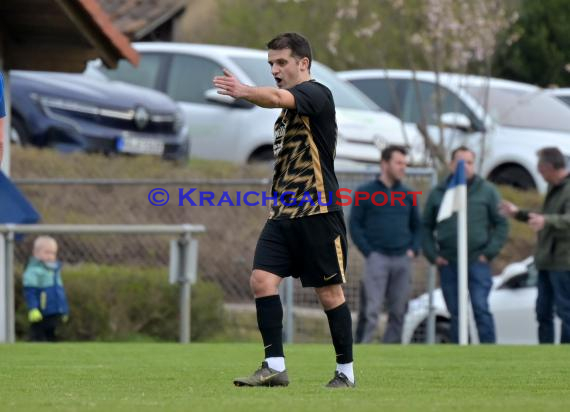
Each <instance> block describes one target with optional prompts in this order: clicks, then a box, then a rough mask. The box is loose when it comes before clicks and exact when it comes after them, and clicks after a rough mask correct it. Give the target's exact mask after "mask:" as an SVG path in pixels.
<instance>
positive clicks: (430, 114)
mask: <svg viewBox="0 0 570 412" xmlns="http://www.w3.org/2000/svg"><path fill="white" fill-rule="evenodd" d="M440 93H441V114H443V113H462V114H464V115H466V116H467V117H468V118H469V119H470V120H471V121H472V122H474V120H475V119H474V116H473V113H472V112H471V110H469V108H468V107H467V106H466V105H465V103H463V102H462V101H461V99H460V98H459V97H457V95H455V94H454V93H452V92H451V91H449V90H448V89H447V88H445V87H443V86H440ZM438 113H439V110H438V107H437V89H436V85H435V84H434V83H430V82H425V81H421V80H418V81H414V80H405V90H404V97H403V99H402V116H403V118H404V121H405V122H407V123H420V124H421V123H422V119H423V118H424V116H425V121H426V123H427V124H428V125H437V124H438V123H439V122H438Z"/></svg>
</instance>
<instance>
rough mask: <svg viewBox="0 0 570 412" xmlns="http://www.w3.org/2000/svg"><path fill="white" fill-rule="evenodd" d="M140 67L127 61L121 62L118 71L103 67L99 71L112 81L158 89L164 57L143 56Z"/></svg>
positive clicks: (156, 55)
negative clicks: (159, 74)
mask: <svg viewBox="0 0 570 412" xmlns="http://www.w3.org/2000/svg"><path fill="white" fill-rule="evenodd" d="M140 56H141V57H140V63H139V65H138V67H134V66H133V65H132V64H130V63H129V62H128V61H127V60H124V59H122V60H119V65H118V66H117V68H116V69H108V68H106V67H104V66H101V67H100V68H99V70H101V71H102V72H103V74H104V75H105V76H107V77H108V78H109V79H111V80H118V81H122V82H126V83H131V84H136V85H137V86H143V87H149V88H151V89H156V88H157V82H158V73H159V71H160V63H161V61H162V59H163V56H161V55H160V54H146V53H145V54H141V55H140Z"/></svg>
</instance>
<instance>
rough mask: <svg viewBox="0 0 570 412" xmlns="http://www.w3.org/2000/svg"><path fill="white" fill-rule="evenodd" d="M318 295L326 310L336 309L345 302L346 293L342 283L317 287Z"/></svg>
mask: <svg viewBox="0 0 570 412" xmlns="http://www.w3.org/2000/svg"><path fill="white" fill-rule="evenodd" d="M317 295H318V296H319V300H320V301H321V305H322V306H323V308H324V309H325V310H329V309H334V308H336V307H337V306H340V305H342V304H343V303H344V301H345V299H344V293H343V291H342V288H341V287H340V285H334V286H327V287H324V288H319V289H317Z"/></svg>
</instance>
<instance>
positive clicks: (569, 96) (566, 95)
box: [547, 87, 570, 106]
mask: <svg viewBox="0 0 570 412" xmlns="http://www.w3.org/2000/svg"><path fill="white" fill-rule="evenodd" d="M547 92H548V93H549V94H550V95H551V96H554V97H556V98H557V99H558V100H561V101H562V102H563V103H564V104H566V105H567V106H570V87H563V88H560V89H547Z"/></svg>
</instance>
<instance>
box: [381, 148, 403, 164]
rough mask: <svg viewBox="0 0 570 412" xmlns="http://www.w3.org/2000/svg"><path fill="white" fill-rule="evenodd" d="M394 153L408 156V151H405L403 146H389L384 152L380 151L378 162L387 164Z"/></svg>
mask: <svg viewBox="0 0 570 412" xmlns="http://www.w3.org/2000/svg"><path fill="white" fill-rule="evenodd" d="M394 152H398V153H401V154H403V155H404V156H406V155H407V154H408V149H406V148H405V147H404V146H400V145H397V144H391V145H390V146H388V147H386V148H385V149H384V150H382V154H381V157H380V160H381V161H383V162H389V161H390V159H392V154H393V153H394Z"/></svg>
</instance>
